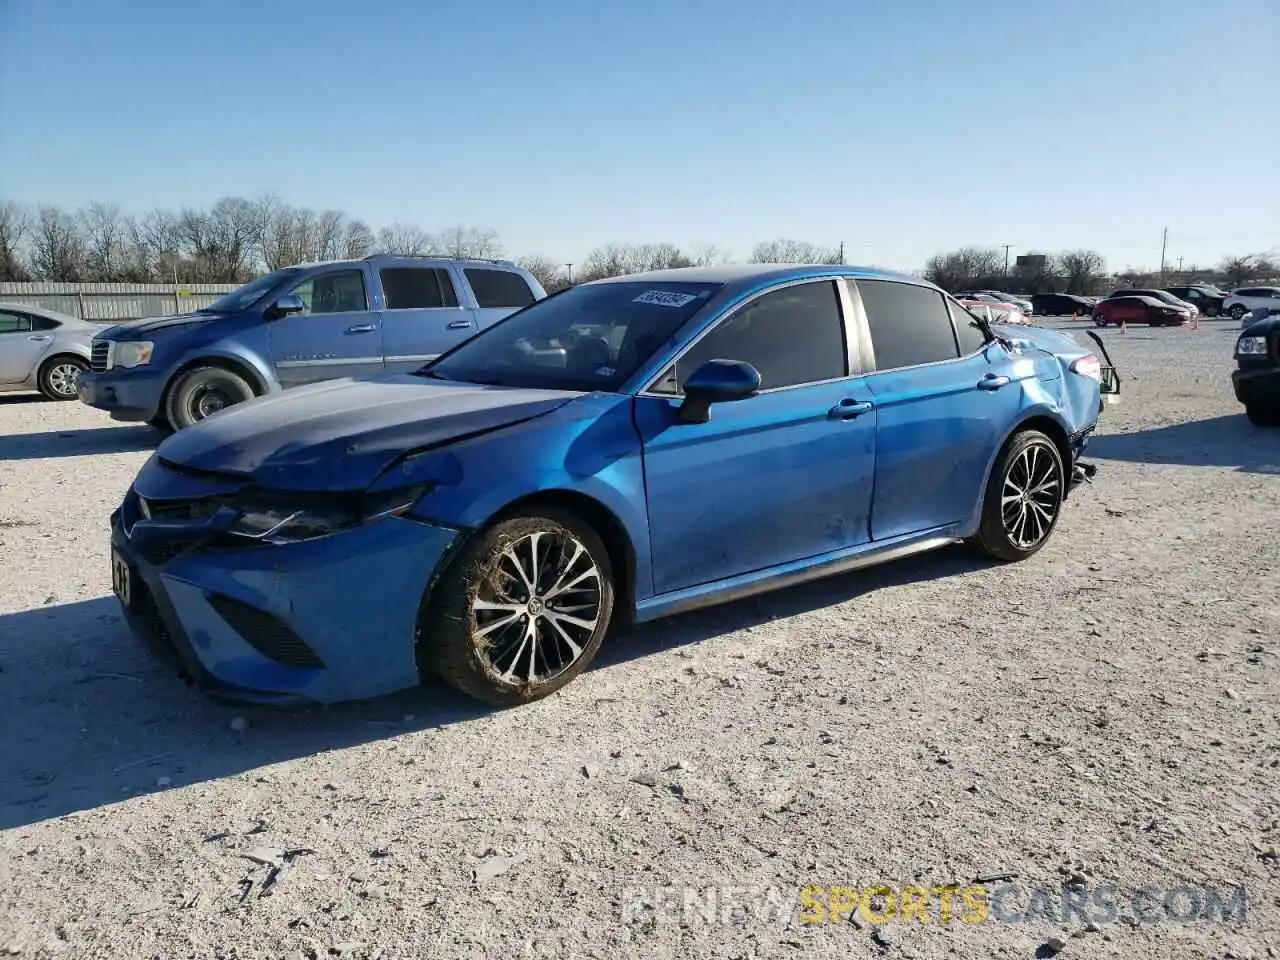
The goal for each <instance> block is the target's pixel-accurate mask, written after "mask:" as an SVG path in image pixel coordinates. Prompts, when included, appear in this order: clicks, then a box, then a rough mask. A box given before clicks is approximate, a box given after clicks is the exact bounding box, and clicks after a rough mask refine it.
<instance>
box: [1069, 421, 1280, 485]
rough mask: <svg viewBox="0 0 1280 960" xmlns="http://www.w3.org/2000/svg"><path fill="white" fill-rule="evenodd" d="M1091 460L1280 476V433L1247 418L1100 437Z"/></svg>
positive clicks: (1091, 444)
mask: <svg viewBox="0 0 1280 960" xmlns="http://www.w3.org/2000/svg"><path fill="white" fill-rule="evenodd" d="M1085 456H1086V459H1091V460H1127V461H1130V462H1132V463H1169V464H1177V465H1179V466H1187V467H1234V468H1236V469H1237V470H1240V471H1242V472H1245V473H1275V474H1280V430H1276V429H1272V428H1265V427H1255V426H1254V425H1253V424H1251V423H1250V422H1249V421H1248V419H1247V418H1246V417H1245V415H1244V413H1243V412H1241V413H1240V414H1239V415H1237V416H1232V417H1214V418H1213V419H1211V420H1193V421H1191V422H1190V423H1175V424H1172V425H1171V426H1167V427H1155V428H1153V429H1150V430H1135V431H1134V432H1132V433H1115V434H1103V435H1099V436H1095V437H1094V438H1093V439H1092V440H1090V441H1089V448H1088V450H1087V451H1086V453H1085Z"/></svg>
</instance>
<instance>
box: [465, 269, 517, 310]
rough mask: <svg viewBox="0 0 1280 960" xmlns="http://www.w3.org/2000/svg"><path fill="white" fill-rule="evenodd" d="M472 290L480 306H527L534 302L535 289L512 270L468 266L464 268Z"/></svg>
mask: <svg viewBox="0 0 1280 960" xmlns="http://www.w3.org/2000/svg"><path fill="white" fill-rule="evenodd" d="M463 273H464V274H465V275H466V278H467V283H469V284H471V292H472V293H474V294H475V295H476V305H477V306H480V307H527V306H528V305H529V304H531V303H533V301H534V296H533V291H532V290H530V289H529V284H527V283H525V281H524V277H522V276H520V274H518V273H515V272H514V271H512V270H487V269H484V268H481V267H468V268H467V269H465V270H463Z"/></svg>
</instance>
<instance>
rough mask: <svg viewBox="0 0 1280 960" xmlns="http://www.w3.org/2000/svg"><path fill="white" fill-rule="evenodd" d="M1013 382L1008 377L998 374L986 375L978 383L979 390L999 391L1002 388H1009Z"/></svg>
mask: <svg viewBox="0 0 1280 960" xmlns="http://www.w3.org/2000/svg"><path fill="white" fill-rule="evenodd" d="M1012 382H1013V381H1012V380H1010V379H1009V378H1008V377H1006V376H1002V375H1001V374H998V373H988V374H984V375H983V377H982V379H981V380H979V381H978V389H979V390H999V389H1000V388H1001V387H1004V386H1007V385H1009V384H1010V383H1012Z"/></svg>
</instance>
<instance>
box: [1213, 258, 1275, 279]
mask: <svg viewBox="0 0 1280 960" xmlns="http://www.w3.org/2000/svg"><path fill="white" fill-rule="evenodd" d="M1218 270H1219V271H1221V273H1222V276H1223V279H1224V280H1225V281H1226V282H1227V284H1228V285H1230V286H1232V287H1239V286H1243V285H1244V284H1246V283H1250V282H1252V281H1256V280H1260V279H1270V278H1272V277H1274V276H1275V275H1276V273H1277V272H1278V270H1280V268H1277V266H1276V264H1275V263H1274V262H1272V260H1271V259H1270V258H1269V257H1267V256H1266V255H1265V254H1261V253H1250V254H1246V255H1245V256H1243V257H1226V258H1225V259H1224V260H1223V261H1222V263H1221V265H1220V266H1219V267H1218Z"/></svg>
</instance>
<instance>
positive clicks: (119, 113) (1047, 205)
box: [0, 0, 1280, 269]
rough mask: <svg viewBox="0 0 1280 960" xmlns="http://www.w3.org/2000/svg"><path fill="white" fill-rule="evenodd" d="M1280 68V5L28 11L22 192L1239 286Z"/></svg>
mask: <svg viewBox="0 0 1280 960" xmlns="http://www.w3.org/2000/svg"><path fill="white" fill-rule="evenodd" d="M264 10H265V11H268V12H263V11H264ZM1278 50H1280V4H1278V3H1277V2H1276V0H1216V2H1213V3H1205V2H1195V0H1164V2H1159V0H1071V2H1035V0H951V2H947V0H935V2H926V0H861V2H858V0H790V2H768V0H737V2H731V0H722V2H717V0H618V2H615V3H602V2H599V0H597V2H585V0H560V2H537V0H492V2H488V3H485V2H459V0H432V2H428V3H411V2H407V0H396V2H390V0H357V2H337V0H309V2H298V0H271V2H263V0H257V2H249V0H216V2H213V0H119V2H117V3H107V2H104V0H0V197H5V198H9V199H14V200H19V201H22V202H26V203H57V204H62V205H66V206H77V205H79V204H81V203H83V202H85V201H88V200H91V199H102V200H108V201H114V202H116V203H118V204H120V205H121V206H122V207H123V208H125V209H126V210H128V211H131V212H139V213H140V212H144V211H146V210H148V209H150V208H152V207H157V206H160V207H180V206H182V205H193V206H199V205H207V204H210V203H211V202H212V201H213V200H215V199H216V198H218V197H220V196H225V195H241V196H247V197H256V196H259V195H262V194H264V193H268V192H273V193H276V194H278V195H280V196H281V197H282V198H283V199H285V200H286V201H288V202H290V203H294V204H298V205H307V206H314V207H336V208H340V209H343V210H345V211H346V212H347V213H349V214H353V215H359V216H362V217H364V218H365V219H366V220H367V221H368V222H369V223H370V224H371V225H372V226H373V227H374V228H375V229H376V228H377V227H378V226H380V225H382V224H384V223H387V222H390V221H393V220H408V221H414V222H417V223H419V224H420V225H421V226H423V227H424V228H426V229H429V230H434V229H439V228H443V227H446V226H450V225H453V224H457V223H464V224H468V225H475V226H488V227H492V228H494V229H496V230H497V231H498V232H499V234H500V235H501V237H502V239H503V242H504V244H505V246H506V248H507V250H508V252H509V253H511V254H513V255H519V254H527V253H529V254H531V253H541V254H546V255H549V256H553V257H556V258H558V259H560V260H562V261H577V262H581V260H582V258H583V257H584V256H585V255H586V253H587V251H588V250H590V249H591V248H592V247H594V246H596V245H598V244H601V243H606V242H609V241H614V240H618V241H634V242H643V241H663V240H666V241H672V242H676V243H680V244H695V243H714V244H716V245H718V246H720V247H722V248H724V249H725V250H727V251H729V252H731V253H733V254H736V255H738V256H746V254H747V253H749V251H750V248H751V245H752V244H753V243H754V242H755V241H757V240H764V239H770V238H774V237H780V236H786V237H795V238H801V239H809V240H813V241H819V242H829V243H835V242H837V241H839V240H845V241H846V242H847V244H848V246H847V251H848V252H847V258H848V259H849V260H851V261H853V262H861V263H873V264H879V265H886V266H893V267H901V268H906V269H915V268H918V267H919V266H920V265H922V264H923V262H924V260H925V259H926V258H927V257H928V256H929V255H930V254H932V253H934V252H937V251H940V250H944V249H948V248H952V247H955V246H959V245H963V244H982V245H993V246H994V245H1002V244H1005V243H1011V244H1014V250H1013V253H1014V254H1015V255H1016V254H1017V253H1018V252H1019V251H1021V250H1026V249H1028V248H1040V249H1049V250H1056V249H1061V248H1066V247H1075V246H1093V247H1095V248H1097V249H1099V250H1100V251H1101V252H1102V253H1103V254H1104V255H1105V256H1106V257H1107V260H1108V265H1109V266H1110V267H1112V268H1122V267H1125V266H1129V265H1134V266H1137V265H1155V264H1156V263H1158V260H1159V256H1160V231H1161V229H1162V228H1163V227H1166V226H1167V227H1168V228H1169V256H1170V259H1171V262H1176V260H1177V257H1179V256H1183V257H1186V258H1187V260H1188V262H1191V261H1201V262H1205V263H1209V262H1215V261H1216V260H1218V259H1219V258H1220V257H1221V256H1222V255H1224V254H1228V253H1247V252H1252V251H1258V250H1267V249H1270V248H1277V247H1280V106H1278V104H1280V96H1277V90H1280V73H1278V72H1277V65H1278V63H1280V61H1277V59H1276V58H1277V51H1278Z"/></svg>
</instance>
